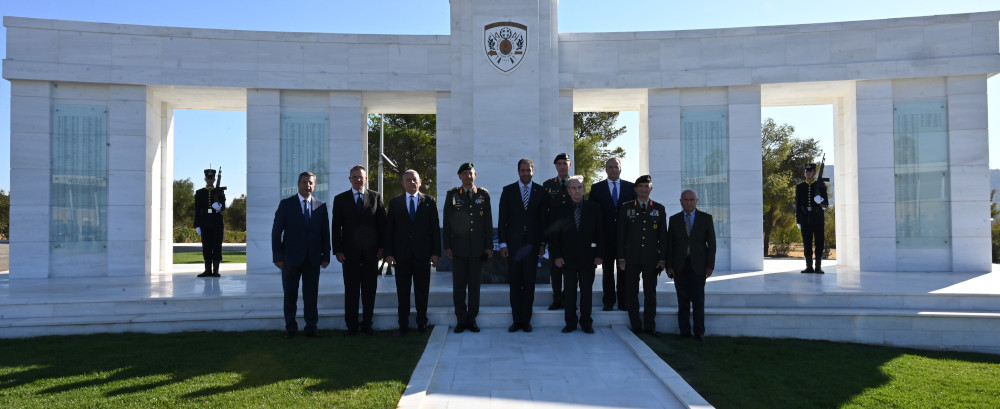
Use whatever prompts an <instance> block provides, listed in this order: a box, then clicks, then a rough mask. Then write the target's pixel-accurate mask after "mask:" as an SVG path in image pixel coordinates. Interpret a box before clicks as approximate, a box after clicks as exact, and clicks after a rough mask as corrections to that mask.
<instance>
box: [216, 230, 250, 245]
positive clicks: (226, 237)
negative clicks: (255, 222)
mask: <svg viewBox="0 0 1000 409" xmlns="http://www.w3.org/2000/svg"><path fill="white" fill-rule="evenodd" d="M222 234H223V237H222V242H223V243H246V242H247V232H245V231H232V230H226V231H225V232H223V233H222Z"/></svg>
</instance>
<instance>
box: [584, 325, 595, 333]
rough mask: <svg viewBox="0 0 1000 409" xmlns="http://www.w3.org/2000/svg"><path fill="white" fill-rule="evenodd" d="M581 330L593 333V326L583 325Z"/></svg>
mask: <svg viewBox="0 0 1000 409" xmlns="http://www.w3.org/2000/svg"><path fill="white" fill-rule="evenodd" d="M583 332H586V333H588V334H593V333H594V327H591V326H590V325H584V326H583Z"/></svg>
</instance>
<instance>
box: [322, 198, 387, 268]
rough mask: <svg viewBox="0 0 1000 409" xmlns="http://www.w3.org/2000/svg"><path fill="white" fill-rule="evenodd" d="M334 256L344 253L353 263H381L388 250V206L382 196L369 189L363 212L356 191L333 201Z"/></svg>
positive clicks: (332, 230)
mask: <svg viewBox="0 0 1000 409" xmlns="http://www.w3.org/2000/svg"><path fill="white" fill-rule="evenodd" d="M331 232H332V233H333V253H334V254H336V253H344V258H346V259H347V260H351V261H361V260H370V261H377V257H376V256H377V255H378V250H379V249H384V248H385V205H383V204H382V195H381V194H379V193H378V192H376V191H374V190H371V189H365V196H364V207H363V209H362V211H361V212H360V213H359V212H358V210H357V206H356V205H355V202H354V192H353V191H352V190H350V189H348V190H347V191H346V192H343V193H341V194H339V195H337V196H336V197H334V198H333V228H332V229H331Z"/></svg>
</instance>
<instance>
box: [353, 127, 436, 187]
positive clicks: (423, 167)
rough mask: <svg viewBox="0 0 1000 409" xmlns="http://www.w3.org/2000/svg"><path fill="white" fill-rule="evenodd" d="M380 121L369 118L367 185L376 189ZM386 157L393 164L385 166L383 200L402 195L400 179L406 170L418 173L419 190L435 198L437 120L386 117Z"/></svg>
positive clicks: (385, 164) (386, 163)
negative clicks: (420, 184) (394, 164)
mask: <svg viewBox="0 0 1000 409" xmlns="http://www.w3.org/2000/svg"><path fill="white" fill-rule="evenodd" d="M380 126H381V119H380V118H379V116H378V115H369V116H368V185H369V186H371V187H372V188H373V189H375V188H377V187H378V159H379V155H378V145H379V131H380V129H379V128H380ZM385 155H386V156H388V157H389V159H392V161H393V162H395V163H396V167H395V168H393V167H392V166H391V165H389V163H388V162H385V163H384V167H383V170H384V172H385V177H384V180H383V183H384V185H385V187H384V188H383V190H384V191H383V192H381V193H382V198H383V200H385V201H388V200H389V199H390V198H393V197H396V196H399V195H400V194H402V193H403V186H402V184H401V180H402V179H401V178H402V176H403V172H405V171H406V170H407V169H413V170H416V171H417V173H419V174H420V180H421V181H422V183H423V185H422V186H421V187H420V191H422V192H423V193H425V194H427V195H430V196H431V197H434V198H436V197H437V117H436V116H435V115H433V114H400V115H385Z"/></svg>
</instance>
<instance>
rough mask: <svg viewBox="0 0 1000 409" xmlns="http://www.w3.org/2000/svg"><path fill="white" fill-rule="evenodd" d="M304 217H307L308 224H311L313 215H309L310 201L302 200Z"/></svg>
mask: <svg viewBox="0 0 1000 409" xmlns="http://www.w3.org/2000/svg"><path fill="white" fill-rule="evenodd" d="M302 215H303V216H305V217H306V223H309V219H310V218H311V216H312V215H310V214H309V201H308V200H306V199H303V200H302Z"/></svg>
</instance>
